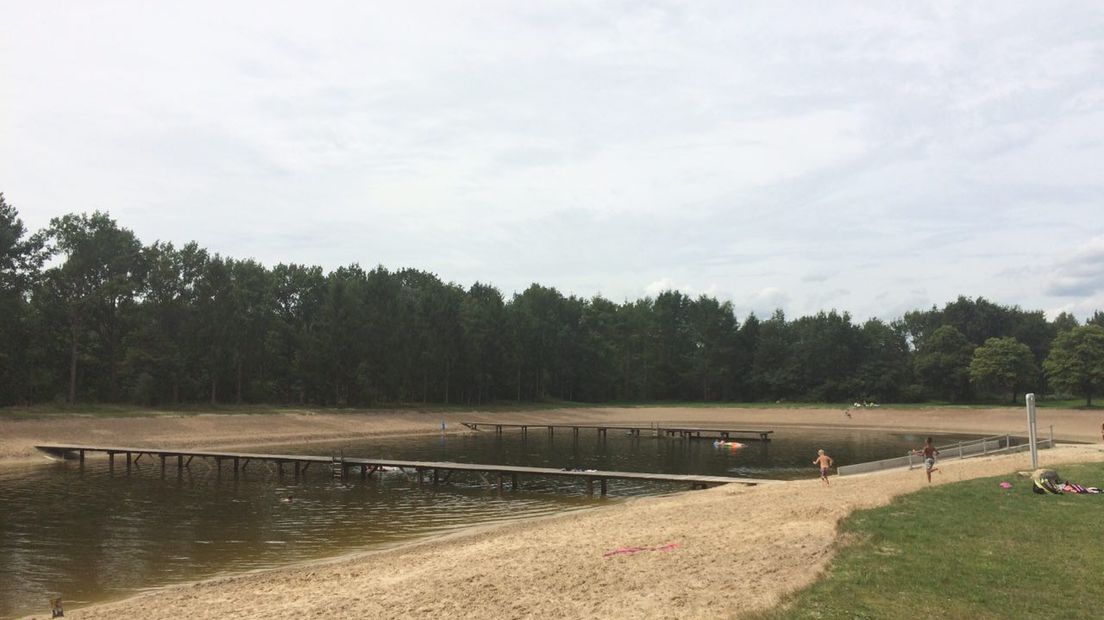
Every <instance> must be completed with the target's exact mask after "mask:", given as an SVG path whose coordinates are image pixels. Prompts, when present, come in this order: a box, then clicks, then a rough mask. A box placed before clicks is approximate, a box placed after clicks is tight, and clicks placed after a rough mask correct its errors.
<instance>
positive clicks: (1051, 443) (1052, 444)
mask: <svg viewBox="0 0 1104 620" xmlns="http://www.w3.org/2000/svg"><path fill="white" fill-rule="evenodd" d="M1047 447H1048V448H1053V447H1054V425H1053V424H1051V425H1050V445H1049V446H1047Z"/></svg>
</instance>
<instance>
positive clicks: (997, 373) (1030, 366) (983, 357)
mask: <svg viewBox="0 0 1104 620" xmlns="http://www.w3.org/2000/svg"><path fill="white" fill-rule="evenodd" d="M1037 376H1038V368H1037V367H1036V366H1035V357H1034V356H1033V355H1032V353H1031V348H1030V347H1028V346H1027V345H1026V344H1023V343H1022V342H1019V341H1018V340H1016V339H1015V338H1012V337H1005V338H990V339H988V340H986V341H985V344H983V345H981V346H980V347H978V348H977V349H975V350H974V358H973V360H971V361H970V381H972V382H974V383H975V384H976V385H979V386H982V387H988V388H994V389H999V390H1006V391H1009V392H1011V393H1012V402H1013V403H1014V402H1016V395H1017V394H1018V393H1019V390H1020V389H1021V388H1026V387H1027V386H1028V385H1030V383H1031V382H1032V381H1033V380H1035V378H1036V377H1037Z"/></svg>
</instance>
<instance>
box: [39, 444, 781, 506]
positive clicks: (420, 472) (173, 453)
mask: <svg viewBox="0 0 1104 620" xmlns="http://www.w3.org/2000/svg"><path fill="white" fill-rule="evenodd" d="M35 447H36V448H38V449H39V450H41V451H43V452H46V453H47V454H52V455H54V456H59V457H62V458H76V459H79V460H80V462H81V463H82V464H83V463H84V459H85V454H86V453H104V454H107V458H108V463H109V466H110V467H111V468H112V469H114V467H115V455H123V456H124V457H125V459H126V467H127V470H128V471H129V470H130V468H131V467H132V466H134V465H135V464H137V463H138V461H139V460H141V459H142V458H143V457H149V460H150V461H154V460H155V459H156V460H159V461H160V464H161V472H162V473H164V472H165V469H166V467H171V466H172V465H175V466H176V468H177V470H178V471H183V469H184V468H187V467H188V466H189V465H190V464H191V462H192V460H193V459H195V458H199V459H201V460H203V459H211V460H213V461H214V462H215V467H216V468H217V469H218V471H219V472H221V471H222V467H223V464H224V463H227V464H229V465H230V466H232V467H233V471H234V474H235V475H237V473H238V472H239V471H245V469H246V467H248V466H249V464H250V463H252V462H259V463H264V464H266V465H267V464H275V465H276V470H277V472H278V473H279V474H283V473H284V467H285V466H291V468H292V469H293V471H294V473H295V475H296V476H298V475H301V474H305V473H306V472H307V469H309V468H310V466H311V465H314V464H316V463H317V464H320V465H321V466H324V467H331V468H333V469H334V471H335V473H338V474H339V475H340V477H342V478H347V477H348V476H349V474H350V472H353V471H359V472H360V477H361V478H362V479H364V478H368V477H371V476H372V475H373V474H375V473H376V472H379V471H381V470H383V469H384V468H394V469H399V470H401V471H404V472H414V473H415V474H416V475H417V478H418V482H419V483H421V482H425V480H426V479H427V478H428V479H429V480H431V481H432V482H433V484H438V483H441V482H448V480H449V478H450V477H451V476H452V474H453V473H456V472H470V473H474V474H477V475H479V476H480V477H481V478H482V479H483V480H484V481H486V482H487V483H489V484H492V485H493V484H495V482H496V481H495V478H497V485H498V489H499V491H502V490H503V489H504V488H505V483H506V479H507V478H509V480H510V488H511V490H514V491H516V490H517V489H518V476H519V475H526V476H535V477H560V478H573V479H581V480H584V481H585V482H586V486H587V493H588V494H590V495H593V494H594V484H595V483H596V482H597V483H598V486H599V488H600V491H601V494H602V495H606V492H607V481H609V480H639V481H647V482H674V483H682V484H687V485H689V487H690V488H691V489H704V488H707V487H713V486H718V485H722V484H733V483H735V484H746V485H756V484H771V483H775V482H779V481H778V480H766V479H759V478H731V477H728V476H698V475H689V474H687V475H684V474H650V473H641V472H628V471H597V470H587V471H579V470H564V469H554V468H551V467H517V466H513V465H485V464H477V463H451V462H434V461H396V460H387V459H361V458H342V457H332V456H310V455H296V454H253V453H247V452H213V451H205V450H173V449H162V448H128V447H108V446H88V445H74V444H44V445H38V446H35ZM174 460H175V463H172V464H169V463H170V462H171V461H174ZM488 476H489V477H488Z"/></svg>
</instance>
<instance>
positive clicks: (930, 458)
mask: <svg viewBox="0 0 1104 620" xmlns="http://www.w3.org/2000/svg"><path fill="white" fill-rule="evenodd" d="M912 453H913V454H923V455H924V471H925V472H927V474H928V483H929V484H931V475H932V472H933V471H939V468H938V467H936V466H935V457H936V456H938V455H939V450H936V449H935V446H934V445H933V444H932V438H931V437H928V440H927V441H925V442H924V447H923V448H921V449H919V450H913V451H912Z"/></svg>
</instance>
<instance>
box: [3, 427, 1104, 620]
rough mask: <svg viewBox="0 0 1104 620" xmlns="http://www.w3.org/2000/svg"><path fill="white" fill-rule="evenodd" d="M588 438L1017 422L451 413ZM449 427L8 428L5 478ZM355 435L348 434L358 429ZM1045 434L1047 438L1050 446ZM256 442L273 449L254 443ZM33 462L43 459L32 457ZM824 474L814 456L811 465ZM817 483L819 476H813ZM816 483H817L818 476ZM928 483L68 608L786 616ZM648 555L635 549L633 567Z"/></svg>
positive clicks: (511, 533) (630, 509) (906, 477)
mask: <svg viewBox="0 0 1104 620" xmlns="http://www.w3.org/2000/svg"><path fill="white" fill-rule="evenodd" d="M443 417H444V418H446V421H447V424H448V425H449V428H450V429H451V428H454V427H455V426H456V422H457V421H458V420H459V419H461V418H462V419H483V420H489V419H494V418H497V419H500V420H502V421H515V420H523V419H524V420H529V421H536V420H557V421H569V420H573V421H577V422H579V423H593V422H612V421H621V422H625V423H629V422H634V423H645V424H646V423H648V422H658V421H663V422H670V423H675V422H677V423H722V422H723V423H726V424H731V423H741V424H743V425H748V426H755V427H758V426H765V427H768V428H770V427H779V426H820V427H856V428H877V429H892V430H906V429H907V430H914V431H919V432H926V431H931V432H964V433H986V434H988V433H993V434H997V433H1004V432H1009V431H1011V432H1015V431H1016V430H1017V429H1022V428H1023V427H1024V426H1025V425H1026V424H1025V422H1024V417H1025V416H1024V414H1023V411H1022V409H991V410H967V409H961V410H960V409H932V410H899V409H886V408H882V409H871V410H853V411H852V417H851V418H850V419H847V418H844V417H843V416H842V415H841V414H840V410H835V409H834V410H816V409H714V408H700V409H699V408H626V409H616V408H607V409H583V410H580V409H569V410H554V411H540V412H518V413H503V412H496V413H494V414H489V413H488V414H465V415H458V414H457V415H453V414H450V415H446V416H443ZM1100 417H1101V416H1100V415H1098V414H1087V413H1083V412H1077V411H1059V410H1044V411H1040V425H1041V426H1042V427H1043V428H1044V429H1046V428H1047V427H1049V426H1050V425H1052V424H1053V425H1054V433H1055V436H1056V438H1058V439H1059V440H1074V441H1092V442H1097V443H1096V444H1095V445H1088V446H1062V447H1059V448H1057V449H1054V450H1044V451H1041V452H1040V460H1041V461H1042V463H1043V464H1045V465H1049V466H1059V465H1060V464H1062V463H1068V462H1087V461H1104V450H1102V449H1101V446H1100V445H1099V440H1100V435H1099V433H1100ZM441 419H442V416H441V414H433V413H425V414H419V413H372V414H342V415H332V414H316V415H312V414H309V413H298V414H278V415H273V416H262V415H252V416H227V415H211V416H189V417H176V416H158V417H154V418H137V419H125V420H103V419H94V418H84V419H64V420H54V421H50V420H31V421H21V422H13V421H7V422H0V438H2V440H3V441H2V442H0V463H4V462H7V463H17V462H22V463H26V462H27V461H28V460H29V459H33V458H35V457H34V455H33V449H30V448H29V446H31V445H33V443H34V442H35V441H59V442H60V441H91V440H92V439H93V438H99V439H103V440H113V443H116V444H128V445H131V444H133V445H137V444H139V443H141V444H145V445H153V444H158V443H161V444H165V443H171V444H172V445H182V444H184V443H187V444H188V445H194V446H205V447H216V446H217V447H229V446H258V445H264V444H265V443H280V442H288V441H292V440H300V439H302V440H309V441H331V440H335V439H342V438H348V437H364V436H369V435H371V434H403V433H418V432H439V428H440V422H441ZM351 429H352V431H353V432H352V434H350V432H349V431H350V430H351ZM1046 432H1049V431H1048V430H1047V431H1043V433H1046ZM257 437H263V438H264V441H263V442H258V441H257V440H256V438H257ZM29 450H31V451H29ZM810 460H811V458H810ZM1028 466H1029V457H1028V456H1027V455H1026V454H1016V455H1006V456H999V457H982V458H975V459H968V460H964V461H947V462H944V463H942V464H941V467H942V469H943V473H942V474H937V475H936V477H935V481H934V484H946V483H949V482H953V481H958V480H964V479H968V478H974V477H978V476H989V475H999V474H1007V473H1010V472H1013V471H1015V470H1020V469H1026V468H1028ZM810 469H811V468H810ZM813 475H815V474H814V473H813V472H812V471H811V476H813ZM927 484H928V483H927V482H926V480H925V477H924V474H923V472H922V471H920V470H913V471H902V470H898V471H890V472H881V473H877V474H868V475H861V476H849V477H833V479H832V484H831V486H828V487H825V486H824V485H822V484H821V483H820V482H819V481H818V480H815V479H809V480H801V481H794V482H788V483H783V484H775V485H764V486H758V487H745V486H737V485H728V486H725V487H718V488H714V489H709V490H705V491H694V492H687V493H681V494H677V495H673V496H665V497H651V498H639V499H634V500H630V501H624V502H618V503H614V504H610V505H608V506H604V507H601V508H598V509H594V510H588V511H582V512H575V513H569V514H565V515H558V516H553V517H545V518H541V519H537V520H529V521H519V522H514V523H509V524H505V525H499V526H492V527H484V528H478V529H472V530H468V531H465V532H462V533H460V534H454V535H450V536H447V537H443V538H436V539H431V540H427V541H422V542H417V543H413V544H408V545H404V546H402V547H398V548H394V549H389V550H384V551H373V552H363V553H358V554H352V555H348V556H345V557H341V558H337V559H333V560H327V561H324V562H313V563H308V564H300V565H294V566H289V567H285V568H279V569H274V570H268V571H263V572H257V573H249V574H243V575H235V576H230V577H222V578H217V579H212V580H208V581H203V582H198V583H194V584H188V585H181V586H172V587H168V588H164V589H160V590H156V591H153V592H150V593H146V594H142V595H139V596H135V597H131V598H128V599H125V600H122V601H117V602H113V603H107V604H100V605H95V606H91V607H87V608H83V609H75V610H67V612H66V617H71V618H87V619H93V618H104V619H106V618H117V617H135V618H147V619H149V618H220V619H225V618H258V617H263V618H289V619H290V618H307V617H319V618H411V617H418V618H422V617H442V618H443V617H448V618H534V617H539V618H728V617H739V616H741V615H742V614H745V613H747V612H749V611H753V610H759V609H763V608H766V607H770V606H773V605H776V604H778V602H779V601H780V600H781V599H782V597H784V596H785V595H786V594H788V593H791V592H794V591H795V590H798V589H800V588H802V587H804V586H806V585H808V584H809V583H811V582H812V581H814V580H815V579H816V578H817V577H818V575H820V574H821V572H822V571H823V570H824V568H825V567H826V565H827V563H828V562H829V560H830V559H831V557H832V555H833V553H834V552H835V550H836V549H837V548H838V542H839V540H838V537H837V528H836V526H837V523H838V522H839V521H840V520H841V519H842V518H844V517H846V516H847V515H848V514H849V513H851V512H852V511H854V510H857V509H862V508H867V507H872V506H878V505H882V504H885V503H887V502H888V501H890V500H891V499H892V498H893V497H894V496H896V495H898V494H902V493H908V492H911V491H915V490H917V489H920V488H923V487H924V486H926V485H927ZM627 548H642V549H643V550H640V551H637V552H632V553H630V552H622V553H617V554H614V555H608V554H610V552H615V551H618V550H622V551H624V550H625V549H627Z"/></svg>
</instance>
